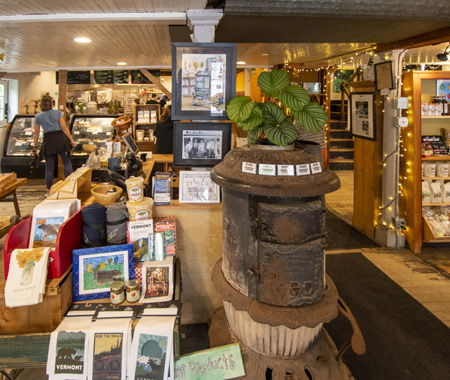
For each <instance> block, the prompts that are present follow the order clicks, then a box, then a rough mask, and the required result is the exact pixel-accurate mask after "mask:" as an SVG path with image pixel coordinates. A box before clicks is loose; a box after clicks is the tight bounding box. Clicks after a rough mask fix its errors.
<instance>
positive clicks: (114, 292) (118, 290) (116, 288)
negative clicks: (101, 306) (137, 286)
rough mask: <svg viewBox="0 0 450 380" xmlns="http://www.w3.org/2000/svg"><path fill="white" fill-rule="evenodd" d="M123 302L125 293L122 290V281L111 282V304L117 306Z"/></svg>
mask: <svg viewBox="0 0 450 380" xmlns="http://www.w3.org/2000/svg"><path fill="white" fill-rule="evenodd" d="M123 301H125V292H124V289H123V281H113V282H111V303H113V304H114V305H118V304H120V303H122V302H123Z"/></svg>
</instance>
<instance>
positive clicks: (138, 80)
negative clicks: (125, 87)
mask: <svg viewBox="0 0 450 380" xmlns="http://www.w3.org/2000/svg"><path fill="white" fill-rule="evenodd" d="M131 83H134V84H151V83H152V82H151V81H150V79H148V78H147V77H146V76H145V75H144V74H142V73H141V70H131Z"/></svg>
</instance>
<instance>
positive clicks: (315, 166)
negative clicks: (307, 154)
mask: <svg viewBox="0 0 450 380" xmlns="http://www.w3.org/2000/svg"><path fill="white" fill-rule="evenodd" d="M309 165H310V166H311V173H312V174H317V173H322V167H321V166H320V162H311V163H310V164H309Z"/></svg>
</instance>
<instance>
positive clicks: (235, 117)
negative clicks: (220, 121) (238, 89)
mask: <svg viewBox="0 0 450 380" xmlns="http://www.w3.org/2000/svg"><path fill="white" fill-rule="evenodd" d="M254 106H255V102H251V101H250V99H249V98H247V97H246V96H236V97H235V98H233V99H231V101H230V103H228V106H227V114H228V117H229V118H230V120H232V121H234V122H235V123H239V122H241V121H244V120H245V119H247V118H248V117H249V116H250V114H251V112H252V109H253V107H254Z"/></svg>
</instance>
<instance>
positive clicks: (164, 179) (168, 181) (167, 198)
mask: <svg viewBox="0 0 450 380" xmlns="http://www.w3.org/2000/svg"><path fill="white" fill-rule="evenodd" d="M153 201H154V202H155V203H154V204H155V206H169V205H170V204H171V201H172V173H164V172H156V173H155V176H154V177H153Z"/></svg>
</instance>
